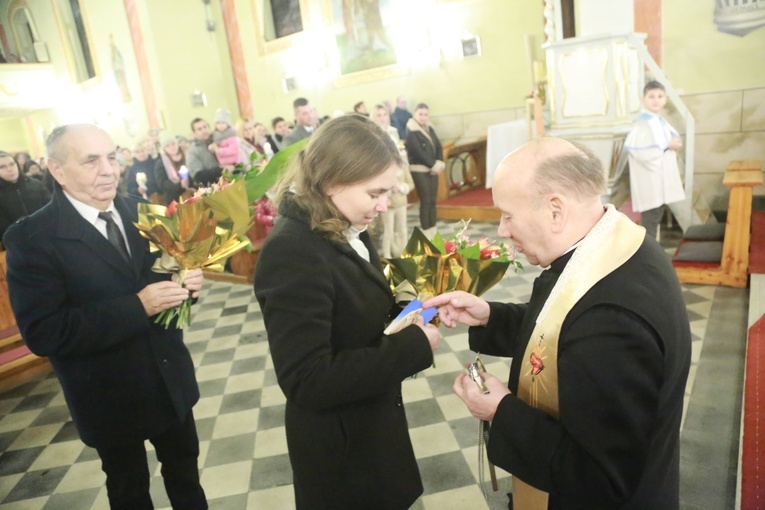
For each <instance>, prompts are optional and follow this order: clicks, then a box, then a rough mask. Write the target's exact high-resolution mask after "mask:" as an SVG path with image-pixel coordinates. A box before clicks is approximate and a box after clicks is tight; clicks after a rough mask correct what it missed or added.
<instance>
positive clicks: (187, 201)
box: [183, 195, 204, 204]
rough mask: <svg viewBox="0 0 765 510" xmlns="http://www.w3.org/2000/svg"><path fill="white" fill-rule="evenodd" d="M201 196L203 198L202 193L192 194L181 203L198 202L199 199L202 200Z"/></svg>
mask: <svg viewBox="0 0 765 510" xmlns="http://www.w3.org/2000/svg"><path fill="white" fill-rule="evenodd" d="M202 198H204V197H203V196H202V195H194V196H193V197H191V198H189V199H187V200H184V201H183V203H184V204H193V203H194V202H199V201H200V200H202Z"/></svg>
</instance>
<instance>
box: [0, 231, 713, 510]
mask: <svg viewBox="0 0 765 510" xmlns="http://www.w3.org/2000/svg"><path fill="white" fill-rule="evenodd" d="M414 224H415V221H410V225H414ZM452 225H453V224H452V223H448V224H447V223H440V224H439V228H440V231H441V232H442V233H447V232H449V231H450V230H451V227H452ZM471 227H472V228H471V232H472V233H473V235H475V236H478V235H480V234H485V235H488V236H489V237H490V238H496V226H495V225H492V224H486V223H484V224H481V223H477V224H474V225H472V226H471ZM539 272H540V270H539V269H538V268H536V267H534V266H528V265H527V266H526V268H525V270H524V271H522V272H519V273H517V274H512V273H511V274H509V276H507V277H506V278H505V279H504V280H503V281H502V282H501V283H500V284H499V285H497V286H496V287H495V288H493V289H492V290H491V291H489V293H488V294H487V295H486V296H485V297H486V298H488V299H490V300H498V301H508V302H509V301H512V302H522V301H525V300H528V298H529V296H530V293H531V288H532V282H533V280H534V278H535V277H536V276H537V275H538V274H539ZM684 295H685V299H686V303H687V305H688V313H689V318H690V324H691V330H692V332H693V339H694V342H693V360H694V365H693V368H692V369H691V377H690V379H689V382H688V391H687V392H686V394H687V395H688V394H690V390H691V388H693V381H694V378H695V373H696V366H697V363H698V361H699V354H700V352H701V344H702V341H703V340H702V339H703V338H704V335H705V331H706V327H707V322H708V318H709V314H710V310H711V308H712V302H713V297H714V287H706V286H687V287H685V288H684ZM193 320H194V322H193V324H192V326H191V327H190V328H189V329H188V330H187V332H186V343H187V344H188V348H189V350H190V351H191V353H192V356H193V358H194V361H195V363H196V366H197V379H198V380H199V386H200V389H201V393H202V398H201V400H200V402H199V404H197V406H196V407H195V408H194V412H195V416H196V421H197V428H198V431H199V437H200V441H201V455H200V459H199V465H200V470H201V479H202V485H203V486H204V488H205V491H206V492H207V496H208V498H209V500H210V504H211V508H225V509H245V508H267V509H289V508H293V507H294V503H293V494H292V485H291V471H290V464H289V459H288V457H287V446H286V441H285V435H284V426H283V416H284V403H285V399H284V396H283V395H282V392H281V390H280V389H279V387H278V385H277V382H276V378H275V376H274V371H273V365H272V363H271V359H270V357H269V355H268V343H267V340H266V333H265V329H264V325H263V320H262V315H261V313H260V310H259V307H258V304H257V302H256V301H255V299H254V296H253V292H252V289H251V287H250V286H241V285H236V284H229V283H222V282H208V283H206V285H205V288H204V290H203V293H202V297H201V299H200V301H199V303H198V304H197V306H195V314H194V317H193ZM444 333H445V335H446V336H445V338H444V341H443V342H442V345H441V346H440V347H439V349H438V351H437V353H436V368H431V369H428V370H426V371H425V372H423V373H421V374H420V375H419V376H418V377H417V378H416V379H409V380H407V381H405V382H404V393H403V395H404V401H405V402H406V409H407V416H408V419H409V425H410V433H411V437H412V442H413V444H414V450H415V453H416V455H417V458H418V462H419V465H420V472H421V474H422V478H423V482H424V487H425V492H424V494H423V496H422V497H421V498H420V499H419V500H418V501H417V502H416V504H415V505H414V507H413V508H416V509H434V510H435V509H438V510H446V509H452V508H453V509H459V510H464V509H466V508H467V509H471V510H477V509H481V508H491V509H499V508H506V507H507V506H506V505H507V499H506V496H505V492H508V491H509V490H510V478H509V475H508V474H507V473H505V472H503V471H501V470H498V472H497V474H498V476H499V485H500V490H499V491H498V492H496V493H494V492H492V491H491V488H490V487H489V488H488V490H489V501H488V503H487V502H485V501H484V498H483V495H482V493H481V489H480V488H479V486H478V465H477V459H478V448H477V439H478V436H477V434H478V430H477V422H476V420H475V419H473V418H472V417H471V416H470V415H469V413H468V412H467V410H466V408H465V407H464V405H462V403H461V402H460V401H459V399H458V398H457V397H456V396H454V395H453V394H452V393H451V386H452V382H453V381H454V378H455V377H456V375H457V374H458V373H459V372H460V371H461V370H462V367H463V366H464V364H465V363H466V362H468V361H470V360H472V359H473V357H474V354H473V353H471V352H470V351H469V350H467V332H466V329H459V328H458V329H456V330H451V331H446V330H445V331H444ZM483 360H484V362H485V364H486V366H487V369H488V371H489V372H491V373H494V374H497V375H500V376H501V377H506V376H507V373H508V368H509V363H508V361H507V360H501V359H497V358H491V357H488V356H483ZM687 400H688V399H687V398H686V401H687ZM147 448H148V449H149V450H150V451H149V459H150V466H151V471H152V473H153V474H154V477H153V479H152V485H151V491H152V498H153V500H154V503H155V506H156V507H157V508H169V501H168V499H167V496H166V494H165V492H164V487H163V485H162V481H161V477H160V475H159V466H158V463H157V461H156V457H155V455H154V452H153V451H151V444H149V443H148V442H147ZM391 476H395V474H391ZM104 479H105V478H104V475H103V473H102V472H101V469H100V461H99V460H98V456H97V455H96V452H95V451H94V450H93V449H91V448H88V447H86V446H84V445H83V444H82V443H81V442H80V441H79V440H78V436H77V432H76V430H75V428H74V426H73V424H72V422H71V418H70V416H69V412H68V410H67V408H66V404H65V402H64V398H63V394H62V392H61V389H60V386H59V384H58V381H57V380H56V378H55V376H54V375H52V374H51V375H49V376H47V377H43V378H41V379H38V380H35V381H33V382H30V383H27V384H25V385H23V386H20V387H18V388H15V389H13V390H12V391H8V392H6V393H4V394H0V509H12V508H18V509H24V510H33V509H42V508H44V509H58V508H61V509H89V508H92V509H102V508H108V503H107V498H106V488H105V486H104ZM487 484H488V482H487Z"/></svg>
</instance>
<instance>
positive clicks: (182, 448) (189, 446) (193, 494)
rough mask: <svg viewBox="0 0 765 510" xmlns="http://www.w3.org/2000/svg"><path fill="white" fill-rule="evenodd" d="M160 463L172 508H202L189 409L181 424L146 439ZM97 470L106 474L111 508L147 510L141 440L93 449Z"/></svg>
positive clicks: (196, 441)
mask: <svg viewBox="0 0 765 510" xmlns="http://www.w3.org/2000/svg"><path fill="white" fill-rule="evenodd" d="M149 441H151V444H153V445H154V448H155V450H156V452H157V459H158V460H159V462H160V463H161V464H162V479H163V481H164V482H165V490H166V491H167V496H168V498H170V503H171V504H172V506H173V508H174V509H183V510H204V509H206V508H207V499H206V497H205V492H204V490H203V489H202V486H201V485H200V484H199V470H198V468H197V457H199V438H198V437H197V428H196V425H195V423H194V414H193V413H192V412H189V414H188V416H186V420H185V421H184V422H183V423H179V424H177V425H174V426H173V427H171V428H170V429H168V430H166V431H165V432H163V433H161V434H159V435H158V436H156V437H151V438H149ZM97 451H98V455H99V456H100V457H101V469H103V471H104V473H106V491H107V493H108V495H109V506H110V507H111V508H112V510H122V509H124V510H144V509H146V510H150V509H153V508H154V505H152V502H151V496H150V495H149V478H150V474H149V464H148V462H147V460H146V449H145V448H144V443H143V441H136V442H135V443H130V444H125V445H120V446H115V447H111V448H97Z"/></svg>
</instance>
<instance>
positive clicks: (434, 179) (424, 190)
mask: <svg viewBox="0 0 765 510" xmlns="http://www.w3.org/2000/svg"><path fill="white" fill-rule="evenodd" d="M412 180H413V181H414V187H415V188H416V189H417V194H418V195H419V196H420V226H421V227H422V229H423V230H425V229H428V228H431V227H435V226H436V196H437V195H438V175H433V174H430V173H425V172H412Z"/></svg>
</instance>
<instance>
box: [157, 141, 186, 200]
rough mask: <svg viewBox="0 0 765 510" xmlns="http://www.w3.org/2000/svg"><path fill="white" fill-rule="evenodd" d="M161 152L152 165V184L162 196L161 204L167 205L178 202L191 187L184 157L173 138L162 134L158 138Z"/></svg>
mask: <svg viewBox="0 0 765 510" xmlns="http://www.w3.org/2000/svg"><path fill="white" fill-rule="evenodd" d="M160 145H161V146H162V152H161V154H160V157H158V158H157V162H156V163H155V164H154V183H155V185H156V187H157V191H158V192H159V193H161V194H162V203H163V204H165V205H169V204H170V203H171V202H172V201H173V200H178V199H179V198H180V197H181V195H183V192H184V191H186V190H187V189H189V187H190V186H191V177H189V170H188V169H187V168H186V156H185V155H184V154H183V151H182V150H181V149H180V147H179V146H178V141H177V140H176V139H175V137H174V136H172V135H171V134H169V133H167V132H163V133H162V135H161V136H160Z"/></svg>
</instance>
